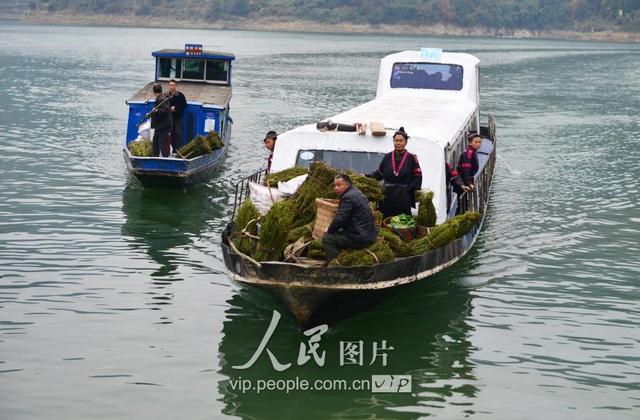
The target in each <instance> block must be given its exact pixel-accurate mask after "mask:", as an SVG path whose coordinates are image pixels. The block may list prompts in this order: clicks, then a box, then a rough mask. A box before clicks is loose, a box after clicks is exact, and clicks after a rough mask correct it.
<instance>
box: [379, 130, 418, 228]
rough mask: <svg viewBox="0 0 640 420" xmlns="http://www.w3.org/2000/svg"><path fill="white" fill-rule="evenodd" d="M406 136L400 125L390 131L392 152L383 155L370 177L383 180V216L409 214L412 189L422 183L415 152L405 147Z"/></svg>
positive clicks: (413, 193) (412, 198)
mask: <svg viewBox="0 0 640 420" xmlns="http://www.w3.org/2000/svg"><path fill="white" fill-rule="evenodd" d="M408 140H409V135H408V134H407V133H406V132H405V131H404V127H400V128H399V129H398V131H396V132H395V133H394V134H393V148H394V150H393V152H390V153H387V154H386V155H384V157H383V158H382V161H381V162H380V166H379V167H378V169H377V170H376V171H375V172H373V173H372V174H369V175H368V176H369V177H372V178H375V179H377V180H383V181H384V202H383V204H382V214H383V215H384V217H385V218H386V217H390V216H397V215H399V214H409V215H410V214H411V207H415V203H416V199H415V192H416V190H419V189H420V188H421V186H422V170H421V169H420V164H419V163H418V158H417V157H416V155H414V154H412V153H409V152H408V151H407V149H406V147H407V141H408Z"/></svg>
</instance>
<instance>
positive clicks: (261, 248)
mask: <svg viewBox="0 0 640 420" xmlns="http://www.w3.org/2000/svg"><path fill="white" fill-rule="evenodd" d="M294 206H295V202H294V201H292V200H289V199H284V200H280V201H277V202H276V203H275V204H274V205H273V206H271V208H270V209H269V212H268V213H267V214H266V215H265V216H264V217H263V218H262V221H261V223H260V241H259V242H258V246H257V248H256V252H255V254H254V258H255V259H256V260H258V261H282V260H284V249H285V248H286V247H287V237H288V236H289V231H290V230H291V228H292V224H293V218H294V216H295V208H294Z"/></svg>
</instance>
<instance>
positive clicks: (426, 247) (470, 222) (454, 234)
mask: <svg viewBox="0 0 640 420" xmlns="http://www.w3.org/2000/svg"><path fill="white" fill-rule="evenodd" d="M479 219H480V213H478V212H466V213H463V214H459V215H457V216H454V217H453V218H451V219H449V220H447V221H446V222H444V223H442V224H440V225H437V226H435V227H434V228H433V229H431V233H430V234H429V235H427V236H425V237H424V238H420V239H416V240H415V241H411V242H410V243H409V244H408V246H409V252H410V253H411V255H421V254H424V253H425V252H427V251H431V250H432V249H436V248H440V247H441V246H444V245H446V244H448V243H449V242H452V241H454V240H456V239H458V238H460V237H461V236H464V235H465V234H466V233H467V232H469V231H470V230H471V229H473V227H474V226H475V224H476V222H477V221H478V220H479Z"/></svg>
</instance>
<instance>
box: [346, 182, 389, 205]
mask: <svg viewBox="0 0 640 420" xmlns="http://www.w3.org/2000/svg"><path fill="white" fill-rule="evenodd" d="M351 181H352V183H353V186H354V187H356V188H357V189H359V190H360V191H362V194H364V195H365V197H367V199H368V200H369V201H373V202H374V203H377V202H378V201H382V200H384V188H382V184H380V182H379V181H378V180H376V179H374V178H369V177H366V176H364V175H352V176H351Z"/></svg>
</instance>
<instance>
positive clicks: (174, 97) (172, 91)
mask: <svg viewBox="0 0 640 420" xmlns="http://www.w3.org/2000/svg"><path fill="white" fill-rule="evenodd" d="M169 98H171V99H169V106H170V107H171V115H172V116H173V130H172V131H171V146H172V147H173V150H174V152H175V151H176V150H178V149H179V148H181V147H182V146H184V139H183V135H182V130H183V128H184V110H185V109H186V108H187V98H186V97H185V96H184V94H183V93H182V92H180V91H178V84H177V83H176V81H175V80H173V79H171V80H169Z"/></svg>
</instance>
